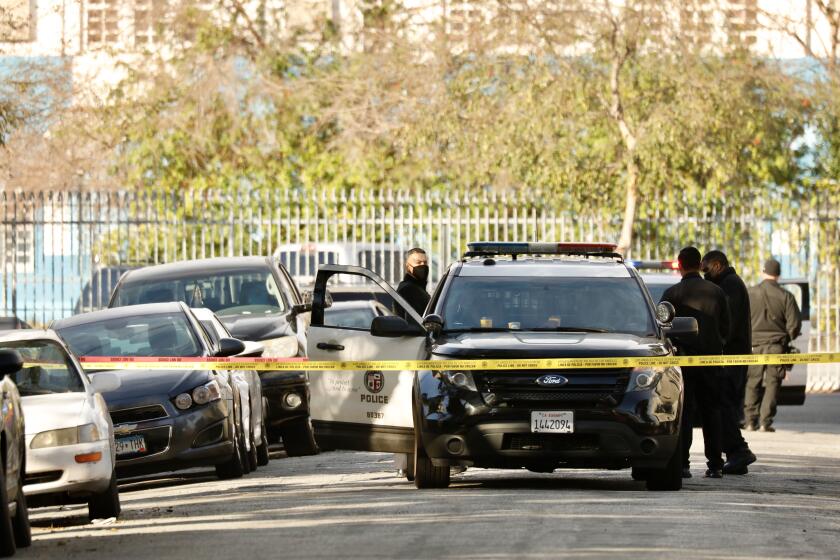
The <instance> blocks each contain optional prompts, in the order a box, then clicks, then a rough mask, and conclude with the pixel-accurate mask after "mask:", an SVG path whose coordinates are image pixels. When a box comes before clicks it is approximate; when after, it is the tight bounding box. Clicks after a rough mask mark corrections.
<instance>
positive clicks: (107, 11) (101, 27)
mask: <svg viewBox="0 0 840 560" xmlns="http://www.w3.org/2000/svg"><path fill="white" fill-rule="evenodd" d="M119 8H120V6H119V0H93V1H91V2H89V3H88V4H87V10H86V12H87V17H86V22H85V23H86V25H87V27H86V36H87V45H88V47H104V46H110V45H115V44H117V43H118V42H119V38H120V33H119V21H120V9H119Z"/></svg>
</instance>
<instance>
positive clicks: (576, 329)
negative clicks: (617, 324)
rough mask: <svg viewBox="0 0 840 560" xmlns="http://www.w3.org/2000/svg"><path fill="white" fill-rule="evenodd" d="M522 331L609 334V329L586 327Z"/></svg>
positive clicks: (544, 328)
mask: <svg viewBox="0 0 840 560" xmlns="http://www.w3.org/2000/svg"><path fill="white" fill-rule="evenodd" d="M522 330H523V331H535V332H582V333H611V332H615V331H611V330H609V329H590V328H587V327H536V328H533V329H522Z"/></svg>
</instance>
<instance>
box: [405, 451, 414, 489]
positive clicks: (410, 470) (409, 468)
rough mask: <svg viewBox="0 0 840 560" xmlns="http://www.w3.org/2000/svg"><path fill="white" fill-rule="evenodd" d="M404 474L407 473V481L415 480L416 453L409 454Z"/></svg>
mask: <svg viewBox="0 0 840 560" xmlns="http://www.w3.org/2000/svg"><path fill="white" fill-rule="evenodd" d="M403 475H405V479H406V480H407V481H409V482H414V453H409V454H408V460H407V461H406V465H405V471H403Z"/></svg>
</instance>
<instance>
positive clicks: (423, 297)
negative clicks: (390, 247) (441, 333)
mask: <svg viewBox="0 0 840 560" xmlns="http://www.w3.org/2000/svg"><path fill="white" fill-rule="evenodd" d="M428 281H429V258H428V256H426V251H424V250H423V249H419V248H414V249H411V250H410V251H409V252H408V254H406V256H405V276H404V277H403V280H402V282H400V285H399V286H397V293H398V294H399V295H400V297H402V298H403V299H404V300H405V301H406V302H408V304H409V305H411V307H412V308H413V309H414V311H416V312H417V314H418V315H420V316H421V317H422V316H423V313H424V312H425V311H426V305H428V303H429V300H430V299H431V296H429V292H427V291H426V284H427V283H428ZM394 312H395V313H396V314H397V315H399V316H400V317H402V318H404V319H405V318H406V317H405V313H403V311H402V310H401V309H399V308H397V307H395V309H394Z"/></svg>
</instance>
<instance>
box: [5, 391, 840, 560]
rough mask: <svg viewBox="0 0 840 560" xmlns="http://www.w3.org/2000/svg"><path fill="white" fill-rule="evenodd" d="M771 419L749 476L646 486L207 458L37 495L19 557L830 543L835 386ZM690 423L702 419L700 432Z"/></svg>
mask: <svg viewBox="0 0 840 560" xmlns="http://www.w3.org/2000/svg"><path fill="white" fill-rule="evenodd" d="M777 425H778V428H779V431H778V432H776V433H775V434H772V433H751V434H748V436H749V440H750V444H751V446H752V448H753V449H754V450H755V452H756V454H758V456H759V461H758V462H757V463H756V464H755V465H753V466H752V467H751V468H750V471H751V472H750V474H749V475H748V476H745V477H737V476H728V477H725V478H724V479H723V480H721V481H712V480H707V479H703V478H702V477H701V476H702V471H701V470H700V469H701V464H702V449H701V447H699V445H698V442H700V441H701V440H702V438H700V437H697V438H695V446H694V448H693V449H692V462H693V470H694V478H693V479H691V480H687V481H686V484H685V486H684V489H683V490H682V491H681V492H674V493H668V492H666V493H651V492H646V491H645V490H644V484H643V483H639V482H633V481H632V480H630V476H629V473H628V472H627V471H613V472H601V471H577V470H574V471H557V472H556V473H554V474H551V475H548V474H535V473H531V472H528V471H524V470H522V471H502V470H481V469H471V470H469V471H467V472H466V473H464V474H461V475H457V476H455V477H453V484H452V487H451V488H449V489H447V490H427V491H418V490H415V489H414V487H413V485H411V484H408V483H406V482H405V481H404V480H402V479H400V478H397V477H396V475H395V473H394V471H393V463H392V457H391V456H390V455H387V454H377V453H354V452H329V453H323V454H321V455H317V456H312V457H302V458H286V457H285V456H283V454H282V453H279V454H275V460H273V461H272V462H271V463H270V465H269V466H268V467H266V468H264V469H261V470H259V471H258V472H257V473H255V474H252V475H250V476H247V477H245V478H242V479H240V480H236V481H219V480H216V478H215V476H214V473H213V472H212V471H190V472H187V473H185V474H178V475H177V476H174V477H172V478H167V477H163V476H158V477H149V478H143V479H139V480H138V481H132V482H126V483H124V484H122V485H121V487H120V491H121V496H122V503H123V516H122V517H121V518H120V519H119V521H117V522H115V523H112V524H101V525H91V524H88V523H87V518H86V515H85V513H86V511H85V508H84V507H79V506H69V507H65V508H62V509H60V510H59V509H58V508H48V509H41V510H33V512H32V523H33V526H34V527H33V533H34V538H35V541H36V542H35V545H34V546H33V547H32V548H30V549H26V550H21V551H20V552H19V555H20V557H21V558H56V557H59V556H61V557H66V558H77V557H102V558H105V557H108V558H112V557H116V556H119V557H121V558H126V559H127V558H149V557H154V558H159V559H164V558H182V557H184V556H185V555H189V556H190V557H198V558H203V557H214V558H225V557H236V556H237V555H239V554H243V553H244V554H247V555H248V557H250V558H268V557H281V556H295V557H313V558H320V557H338V558H351V557H355V558H371V557H377V558H397V557H428V558H434V557H459V558H478V557H482V558H494V557H499V558H502V557H507V556H511V555H516V556H518V557H527V558H558V557H578V558H579V557H602V556H610V557H614V558H638V557H640V556H643V557H673V556H674V554H675V553H677V552H679V553H680V555H681V557H691V558H718V557H724V556H725V557H728V558H787V557H798V558H801V557H814V558H817V557H822V558H826V557H832V556H836V554H837V531H838V529H840V395H837V394H834V395H811V396H809V397H808V401H807V403H806V405H805V406H804V407H801V408H800V407H785V408H783V409H782V410H781V412H780V415H779V421H778V424H777ZM698 435H699V434H698Z"/></svg>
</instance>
